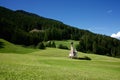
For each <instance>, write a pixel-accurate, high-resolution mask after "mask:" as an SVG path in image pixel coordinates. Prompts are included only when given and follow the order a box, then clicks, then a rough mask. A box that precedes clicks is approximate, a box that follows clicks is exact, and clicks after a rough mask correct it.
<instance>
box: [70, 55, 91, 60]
mask: <svg viewBox="0 0 120 80" xmlns="http://www.w3.org/2000/svg"><path fill="white" fill-rule="evenodd" d="M72 59H76V60H92V59H91V58H90V57H88V56H84V57H74V58H72Z"/></svg>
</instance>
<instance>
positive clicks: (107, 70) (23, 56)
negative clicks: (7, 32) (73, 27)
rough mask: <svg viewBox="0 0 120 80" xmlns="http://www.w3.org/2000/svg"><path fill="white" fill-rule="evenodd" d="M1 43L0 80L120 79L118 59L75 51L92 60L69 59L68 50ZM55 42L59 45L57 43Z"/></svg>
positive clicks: (119, 62)
mask: <svg viewBox="0 0 120 80" xmlns="http://www.w3.org/2000/svg"><path fill="white" fill-rule="evenodd" d="M0 41H1V42H3V48H0V80H119V79H120V59H119V58H113V57H107V56H101V55H95V54H86V53H81V52H78V56H79V57H81V58H82V57H84V56H87V57H89V58H91V60H77V59H70V58H68V54H69V50H62V49H57V48H46V50H40V49H33V48H25V47H22V46H20V45H14V44H11V43H9V42H7V41H5V40H3V39H0ZM62 42H63V41H62ZM64 42H65V41H64ZM69 42H70V41H69ZM56 43H57V44H60V41H58V42H56ZM66 44H67V42H66Z"/></svg>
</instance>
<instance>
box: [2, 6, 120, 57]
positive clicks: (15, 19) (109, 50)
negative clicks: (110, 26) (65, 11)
mask: <svg viewBox="0 0 120 80" xmlns="http://www.w3.org/2000/svg"><path fill="white" fill-rule="evenodd" d="M0 38H3V39H5V40H7V41H10V42H12V43H14V44H20V45H26V46H29V45H35V46H36V45H37V44H38V43H39V42H42V41H49V40H78V41H79V43H78V45H77V47H76V48H77V50H78V51H82V52H89V53H95V54H100V55H108V56H114V57H118V56H120V40H117V39H114V38H111V37H109V36H105V35H100V34H95V33H92V32H90V31H88V30H82V29H78V28H75V27H72V26H69V25H67V24H64V23H62V22H60V21H57V20H53V19H49V18H44V17H41V16H38V15H36V14H33V13H29V12H25V11H23V10H17V11H13V10H10V9H7V8H4V7H0Z"/></svg>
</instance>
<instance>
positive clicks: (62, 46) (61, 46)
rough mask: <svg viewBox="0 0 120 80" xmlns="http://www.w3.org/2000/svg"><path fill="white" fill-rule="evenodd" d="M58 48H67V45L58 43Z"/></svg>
mask: <svg viewBox="0 0 120 80" xmlns="http://www.w3.org/2000/svg"><path fill="white" fill-rule="evenodd" d="M58 48H59V49H68V47H67V46H64V45H62V44H60V45H59V46H58Z"/></svg>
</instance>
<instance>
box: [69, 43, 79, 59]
mask: <svg viewBox="0 0 120 80" xmlns="http://www.w3.org/2000/svg"><path fill="white" fill-rule="evenodd" d="M69 57H70V58H77V50H76V49H74V47H73V42H71V49H70V53H69Z"/></svg>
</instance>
